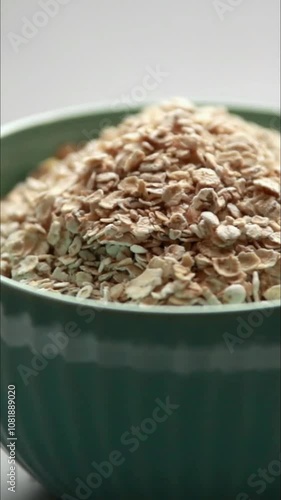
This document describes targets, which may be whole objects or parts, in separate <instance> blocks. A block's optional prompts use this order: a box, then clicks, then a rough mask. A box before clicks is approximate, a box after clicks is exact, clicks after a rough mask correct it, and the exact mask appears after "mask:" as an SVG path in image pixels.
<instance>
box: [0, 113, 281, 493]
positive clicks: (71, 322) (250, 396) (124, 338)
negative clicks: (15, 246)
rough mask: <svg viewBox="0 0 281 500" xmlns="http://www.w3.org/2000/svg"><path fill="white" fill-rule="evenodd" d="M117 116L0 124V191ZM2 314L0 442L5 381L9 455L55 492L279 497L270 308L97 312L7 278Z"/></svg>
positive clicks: (4, 430)
mask: <svg viewBox="0 0 281 500" xmlns="http://www.w3.org/2000/svg"><path fill="white" fill-rule="evenodd" d="M234 111H236V112H237V113H239V114H241V115H242V116H244V117H246V118H248V119H250V120H252V121H255V122H258V123H261V124H262V125H264V126H268V127H274V126H275V127H276V126H277V125H278V123H279V121H278V116H277V115H276V114H274V113H270V112H264V111H254V110H252V111H249V110H241V109H239V110H234ZM123 115H124V111H122V110H118V111H97V110H96V111H94V112H89V111H88V112H86V111H85V112H84V111H83V112H82V111H81V110H80V112H79V113H73V112H71V113H65V112H62V113H57V114H55V115H47V116H44V117H39V119H31V120H28V121H23V122H20V123H18V124H15V125H11V126H8V127H5V128H4V133H3V140H2V190H3V193H2V194H4V193H6V192H7V191H8V190H9V189H10V188H12V186H13V185H14V184H15V183H16V182H17V181H19V180H20V179H23V178H24V177H25V175H26V174H27V172H28V171H30V170H31V169H33V168H34V167H35V166H36V165H37V163H38V162H40V161H41V160H42V159H45V158H47V157H48V156H50V155H52V153H53V152H54V150H55V149H56V148H57V146H59V145H60V144H61V143H63V142H66V141H76V142H77V141H83V140H88V139H90V138H91V137H92V136H94V135H96V134H97V131H98V129H99V128H101V127H103V126H105V125H108V124H110V123H111V124H115V123H117V122H118V121H120V119H121V118H122V116H123ZM1 312H2V329H1V355H2V376H1V403H2V404H1V441H2V444H3V445H4V446H5V447H7V445H8V443H10V444H11V443H13V441H12V440H11V437H12V435H11V434H9V432H10V433H11V432H13V420H12V419H10V421H8V411H7V405H8V386H15V389H13V387H12V388H11V387H10V391H11V392H10V393H9V398H10V412H11V413H10V416H11V415H12V413H13V402H14V399H13V398H14V392H15V415H16V424H15V434H16V437H17V441H16V456H17V459H18V461H19V462H20V463H21V464H22V465H23V466H24V467H25V468H26V469H27V470H28V471H29V472H31V473H32V474H33V476H34V477H35V478H36V479H38V480H39V481H40V482H41V483H42V484H43V485H44V486H45V487H46V488H47V489H48V490H49V491H50V492H52V493H53V494H54V495H56V496H58V497H62V498H63V499H64V500H85V499H88V498H95V499H105V500H107V499H114V500H118V499H122V500H125V499H132V500H134V499H136V500H138V499H147V498H153V499H154V500H155V499H157V498H159V499H162V500H164V499H168V498H169V499H174V500H177V499H180V498H183V499H188V498H190V499H192V500H196V499H200V500H201V499H209V498H212V499H216V500H220V499H223V500H224V499H236V500H237V499H238V500H246V499H253V498H256V497H257V495H259V494H262V493H263V494H264V496H263V498H266V499H275V498H276V499H277V498H279V486H280V483H279V479H280V455H279V443H280V439H279V438H280V420H279V419H280V403H279V390H280V359H279V330H280V304H279V303H271V304H246V305H243V306H239V307H237V306H212V307H201V308H200V307H195V308H191V307H183V308H173V307H153V308H151V309H147V308H139V307H134V306H131V307H130V306H129V307H128V306H126V305H108V306H106V307H102V306H101V305H100V304H99V303H98V302H94V301H87V302H84V303H83V302H82V301H81V300H78V299H73V298H68V297H62V296H57V295H55V294H46V292H40V291H36V290H34V289H32V288H30V287H28V286H24V285H21V284H17V283H15V282H13V281H10V280H8V279H6V278H3V279H2V294H1ZM8 438H10V441H8Z"/></svg>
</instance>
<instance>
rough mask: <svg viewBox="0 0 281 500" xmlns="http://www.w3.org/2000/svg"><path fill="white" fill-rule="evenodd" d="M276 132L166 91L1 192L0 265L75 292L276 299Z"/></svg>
mask: <svg viewBox="0 0 281 500" xmlns="http://www.w3.org/2000/svg"><path fill="white" fill-rule="evenodd" d="M280 217H281V211H280V134H278V133H277V132H274V131H272V130H266V129H263V128H262V127H260V126H258V125H255V124H252V123H248V122H246V121H244V120H243V119H241V118H238V117H236V116H234V115H231V114H229V113H228V112H227V111H226V110H225V109H223V108H216V107H203V108H198V107H196V106H193V105H192V104H191V103H189V102H186V101H184V100H179V99H175V100H171V101H169V102H165V103H163V104H161V105H159V106H153V107H149V108H147V109H145V110H144V111H143V112H141V113H140V114H138V115H136V116H131V117H128V118H126V119H125V120H123V122H122V123H121V124H120V125H118V126H117V127H111V128H109V129H106V130H104V131H103V132H102V133H101V135H100V137H99V139H97V140H94V141H90V142H89V143H87V144H86V145H85V146H84V147H83V149H78V148H77V147H76V146H73V145H69V146H68V145H64V146H63V147H62V148H61V149H60V151H59V152H58V153H57V157H56V158H51V159H49V160H46V161H44V162H43V163H42V164H41V165H40V166H39V168H38V169H37V171H35V172H33V173H32V174H30V176H29V177H28V178H27V179H26V181H25V182H22V183H21V184H19V185H18V186H16V187H15V188H14V189H13V190H12V191H11V192H10V193H9V194H8V195H7V196H6V198H5V199H4V200H3V201H2V202H1V271H0V272H1V274H2V275H4V276H6V277H8V278H12V279H15V280H17V281H22V282H24V283H29V284H30V285H31V286H34V287H37V288H40V289H44V290H49V291H54V292H56V293H63V294H68V295H70V296H74V297H75V296H77V297H80V298H83V299H88V298H91V299H100V300H103V301H106V302H108V301H117V302H120V303H128V302H131V303H140V304H144V305H153V304H160V305H174V306H180V305H205V304H210V305H218V304H241V303H244V302H251V301H255V302H256V301H260V300H276V299H280V262H281V259H280Z"/></svg>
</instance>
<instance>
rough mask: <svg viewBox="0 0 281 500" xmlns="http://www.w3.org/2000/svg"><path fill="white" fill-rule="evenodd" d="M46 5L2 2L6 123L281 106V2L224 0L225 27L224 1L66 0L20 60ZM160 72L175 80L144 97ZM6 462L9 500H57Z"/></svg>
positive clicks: (31, 0)
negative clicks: (47, 116)
mask: <svg viewBox="0 0 281 500" xmlns="http://www.w3.org/2000/svg"><path fill="white" fill-rule="evenodd" d="M40 1H41V4H42V2H43V3H44V2H45V3H46V1H47V0H13V1H11V0H2V2H1V10H2V123H6V122H8V121H11V120H14V119H17V118H20V117H23V116H26V115H30V114H33V113H37V112H42V111H47V110H51V109H55V108H59V107H64V106H70V105H76V104H83V103H95V102H100V101H103V102H104V101H106V102H108V103H113V102H114V101H119V102H120V101H122V100H123V101H124V100H125V101H126V103H130V104H132V105H134V104H138V102H141V101H137V100H136V99H138V98H139V97H138V96H139V95H140V93H141V94H142V99H145V100H154V99H159V98H162V97H167V96H170V95H185V96H188V97H190V98H191V99H197V100H205V101H206V100H212V101H217V102H231V103H242V104H247V105H251V104H258V105H262V106H269V107H277V106H278V104H279V43H278V41H279V0H269V1H268V2H265V1H264V0H241V1H239V0H223V1H222V2H220V3H221V4H222V3H223V4H225V5H227V4H228V5H231V4H232V5H234V4H236V5H237V6H236V7H233V9H232V10H231V7H228V9H229V10H227V11H226V12H225V15H224V19H223V20H221V19H220V17H219V15H218V13H217V11H216V9H215V3H216V0H188V1H187V0H153V1H151V0H142V1H137V0H135V1H134V2H132V1H131V0H118V1H116V0H99V1H97V0H83V1H81V0H80V1H78V0H69V1H68V2H67V0H65V3H67V5H64V6H62V5H61V6H60V8H59V9H58V13H57V14H56V15H55V16H54V17H53V18H51V17H48V18H47V24H46V26H44V27H42V28H39V29H38V32H37V33H35V35H34V36H33V37H32V38H30V39H29V40H28V42H27V43H23V44H21V45H20V46H19V47H18V49H19V50H18V53H16V52H15V50H14V49H13V46H12V43H11V41H10V39H9V37H10V38H11V33H13V34H14V35H20V34H21V32H22V29H23V26H24V24H25V21H23V17H26V18H27V19H28V20H29V21H30V20H32V18H33V17H34V16H36V15H37V14H38V12H39V11H41V12H42V8H41V7H40V3H39V2H40ZM53 1H55V2H57V5H59V1H61V0H53ZM238 4H239V5H238ZM157 66H159V67H160V69H161V70H162V71H163V72H165V73H168V75H167V76H165V77H163V78H162V79H161V81H160V82H158V84H157V85H155V88H154V89H153V90H149V91H145V90H144V87H143V79H144V77H146V76H147V74H148V72H149V70H148V69H147V68H148V67H149V68H152V69H155V68H156V67H157ZM140 87H141V90H139V89H140ZM137 89H138V90H137ZM144 94H145V95H144ZM1 458H2V466H1V476H2V496H1V499H2V500H8V499H11V498H14V499H16V500H49V498H48V496H47V495H45V494H44V492H42V490H41V488H40V487H39V486H38V485H36V483H35V482H34V481H33V480H31V479H30V478H29V477H28V476H27V475H26V474H25V473H23V472H22V471H21V469H20V467H19V466H18V481H17V491H18V493H17V494H16V495H14V494H13V493H11V494H8V493H7V489H6V467H7V458H6V456H5V455H3V452H1Z"/></svg>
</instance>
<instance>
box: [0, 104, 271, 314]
mask: <svg viewBox="0 0 281 500" xmlns="http://www.w3.org/2000/svg"><path fill="white" fill-rule="evenodd" d="M152 104H154V103H153V102H146V103H142V106H136V107H130V108H129V107H128V108H124V105H114V106H113V105H111V104H110V103H100V104H94V105H93V104H91V105H88V104H83V105H78V106H68V107H64V108H60V109H57V110H54V111H47V112H44V113H39V114H34V115H31V116H27V117H25V118H20V119H18V120H15V121H11V122H8V123H7V124H4V125H3V126H1V138H3V139H4V138H6V137H8V136H10V135H13V134H15V133H20V132H23V131H25V130H27V129H29V128H33V127H34V126H44V125H51V124H52V123H56V122H59V121H64V120H69V121H71V120H73V119H78V118H79V117H81V118H82V117H83V116H91V115H93V114H95V113H103V114H108V113H111V114H112V113H122V112H124V114H125V113H126V114H127V113H135V112H137V111H138V110H139V109H140V108H141V107H143V106H145V105H152ZM199 105H202V106H215V105H218V106H223V107H226V108H228V109H229V110H230V111H231V112H234V113H235V112H236V113H237V112H238V113H239V112H243V113H247V112H249V113H260V114H265V115H266V114H274V115H277V116H280V110H277V109H274V108H271V109H270V108H265V107H258V106H243V105H239V104H224V103H199ZM0 283H1V287H2V285H4V286H7V287H8V288H11V289H12V290H14V291H20V292H25V293H27V294H29V295H33V296H36V297H39V298H42V299H47V300H49V301H55V302H57V303H62V304H68V305H72V306H76V307H79V306H88V307H91V308H94V309H96V310H102V311H108V312H110V311H112V312H119V313H123V314H124V313H133V312H134V313H139V314H147V313H149V314H151V313H152V314H176V315H180V314H184V315H186V314H188V315H192V314H193V315H196V314H198V313H199V314H217V313H243V312H244V313H245V312H248V313H250V312H253V311H262V310H263V309H272V310H273V311H274V310H277V309H279V308H280V306H281V302H280V300H279V299H277V300H273V301H266V300H265V301H259V302H250V303H246V304H220V305H202V306H165V305H164V306H163V305H160V306H155V305H142V304H120V303H118V302H116V303H115V302H105V301H102V300H93V299H83V298H78V297H72V296H68V295H62V294H59V293H55V292H52V291H46V290H42V289H37V288H35V287H32V286H31V285H26V284H24V283H19V282H17V281H14V280H12V279H11V278H7V277H5V276H0Z"/></svg>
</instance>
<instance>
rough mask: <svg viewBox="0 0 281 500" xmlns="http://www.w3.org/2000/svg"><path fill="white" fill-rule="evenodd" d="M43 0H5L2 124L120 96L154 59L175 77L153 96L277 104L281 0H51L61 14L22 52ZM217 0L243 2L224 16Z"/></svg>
mask: <svg viewBox="0 0 281 500" xmlns="http://www.w3.org/2000/svg"><path fill="white" fill-rule="evenodd" d="M40 1H41V2H42V3H43V4H44V3H47V2H48V0H2V75H3V76H2V123H3V122H7V121H11V120H14V119H16V118H19V117H23V116H26V115H30V114H34V113H38V112H41V111H46V110H50V109H55V108H60V107H64V106H70V105H77V104H81V103H95V102H100V101H106V102H111V101H113V100H114V99H119V100H122V96H123V94H124V95H130V93H131V92H132V90H134V88H135V87H136V86H139V85H141V83H142V80H143V77H144V76H145V75H146V72H147V71H146V68H147V66H150V67H151V68H155V67H156V66H157V65H158V66H159V67H160V68H161V70H162V71H165V72H166V73H169V76H167V77H166V78H164V79H163V81H162V82H161V83H160V84H159V85H158V86H157V88H156V89H155V90H154V91H150V92H148V93H147V96H146V98H147V100H154V99H158V98H161V97H167V96H170V95H184V96H187V97H189V98H191V99H196V100H203V101H206V100H215V101H223V102H232V103H233V102H234V103H244V104H248V105H249V104H258V105H262V106H269V107H276V106H278V101H279V48H278V47H279V43H278V40H279V32H280V30H279V3H280V2H279V0H49V1H50V2H55V3H56V4H57V9H58V13H57V14H56V15H55V17H53V18H51V17H50V16H49V17H48V16H47V24H46V26H44V27H41V28H36V26H35V28H34V30H35V34H34V33H32V32H31V35H32V34H33V35H34V36H33V37H32V38H30V39H29V40H26V39H24V38H23V41H22V43H21V44H20V45H18V52H15V46H14V45H13V44H12V42H11V37H12V36H13V35H17V36H22V30H23V29H24V26H25V25H26V20H28V21H30V22H31V23H32V24H33V21H32V20H33V19H35V21H37V19H39V22H40V20H41V21H42V18H41V19H40V16H39V18H38V12H42V8H41V7H40ZM60 1H61V2H65V3H66V5H60V6H59V2H60ZM219 3H221V4H222V5H223V4H224V5H228V4H229V5H230V4H233V5H236V7H228V9H230V10H227V11H225V12H224V14H223V19H222V20H221V19H220V17H219V15H218V12H217V10H216V8H215V5H217V6H218V5H219ZM217 9H218V7H217ZM36 16H37V17H36ZM24 17H25V18H26V20H25V21H23V18H24ZM43 22H44V19H43ZM31 29H32V28H31ZM36 30H38V32H37V33H36ZM24 40H25V41H24ZM19 43H20V39H19Z"/></svg>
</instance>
